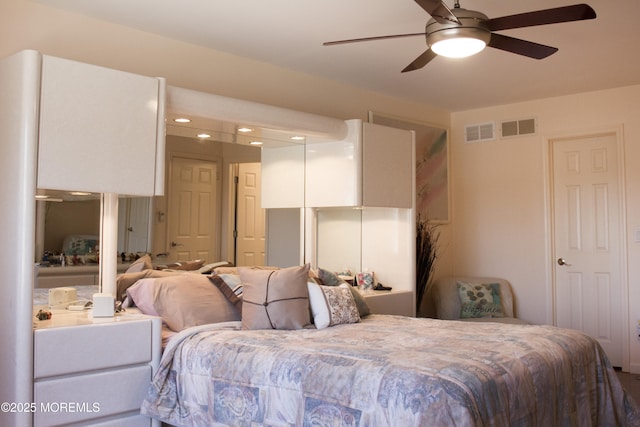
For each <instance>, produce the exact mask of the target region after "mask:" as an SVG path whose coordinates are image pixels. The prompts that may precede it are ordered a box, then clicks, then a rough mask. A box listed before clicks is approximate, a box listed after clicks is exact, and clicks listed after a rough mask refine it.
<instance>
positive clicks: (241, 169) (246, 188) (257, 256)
mask: <svg viewBox="0 0 640 427" xmlns="http://www.w3.org/2000/svg"><path fill="white" fill-rule="evenodd" d="M231 167H232V168H234V176H235V177H236V179H235V180H234V181H235V183H236V185H235V187H236V188H235V192H236V196H235V203H234V204H235V207H236V209H235V215H234V236H236V238H235V260H234V262H235V264H236V265H264V260H265V210H264V209H262V208H261V203H260V193H261V188H260V163H238V164H235V165H232V166H231Z"/></svg>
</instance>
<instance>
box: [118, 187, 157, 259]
mask: <svg viewBox="0 0 640 427" xmlns="http://www.w3.org/2000/svg"><path fill="white" fill-rule="evenodd" d="M123 201H126V210H127V217H126V218H127V222H126V230H125V234H126V239H125V242H126V243H125V247H126V252H127V253H136V252H147V251H148V250H149V249H148V247H149V245H148V243H149V205H150V204H151V198H150V197H130V198H127V199H125V200H120V203H122V202H123Z"/></svg>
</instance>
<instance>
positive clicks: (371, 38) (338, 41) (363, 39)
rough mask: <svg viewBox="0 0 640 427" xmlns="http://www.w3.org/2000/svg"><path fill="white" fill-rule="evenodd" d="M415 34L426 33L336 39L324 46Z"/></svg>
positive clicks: (397, 37) (423, 34)
mask: <svg viewBox="0 0 640 427" xmlns="http://www.w3.org/2000/svg"><path fill="white" fill-rule="evenodd" d="M415 36H423V37H424V36H425V33H424V32H422V33H410V34H394V35H391V36H375V37H362V38H359V39H348V40H336V41H332V42H324V43H322V45H323V46H333V45H336V44H346V43H358V42H368V41H372V40H385V39H399V38H401V37H415Z"/></svg>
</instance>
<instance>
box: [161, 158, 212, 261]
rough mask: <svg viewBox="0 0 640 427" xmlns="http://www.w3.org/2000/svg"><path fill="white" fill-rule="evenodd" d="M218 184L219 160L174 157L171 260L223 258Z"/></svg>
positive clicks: (170, 233)
mask: <svg viewBox="0 0 640 427" xmlns="http://www.w3.org/2000/svg"><path fill="white" fill-rule="evenodd" d="M218 187H219V180H218V164H217V162H215V161H208V160H200V159H191V158H183V157H173V158H172V160H171V168H170V177H169V192H168V202H169V206H168V211H169V214H168V219H167V220H168V233H167V237H168V240H169V241H168V245H167V246H168V248H169V256H170V259H171V261H189V260H196V259H201V260H204V261H205V262H215V261H219V256H220V250H219V245H218V244H217V241H218V240H219V239H218V236H219V230H218V223H219V220H218V218H219V209H220V208H219V206H220V203H219V201H218V198H219V189H218Z"/></svg>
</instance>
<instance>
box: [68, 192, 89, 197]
mask: <svg viewBox="0 0 640 427" xmlns="http://www.w3.org/2000/svg"><path fill="white" fill-rule="evenodd" d="M70 194H71V195H72V196H88V195H89V194H91V193H87V192H86V191H72V192H71V193H70Z"/></svg>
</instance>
